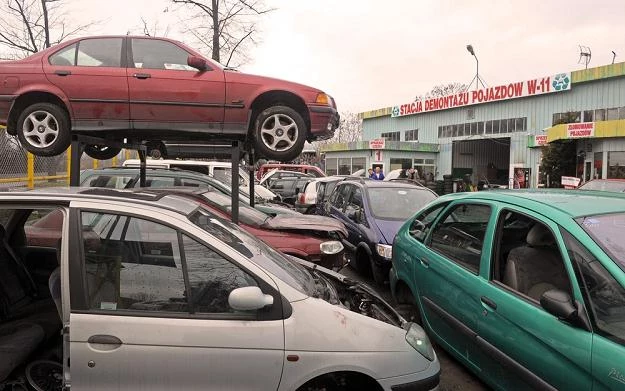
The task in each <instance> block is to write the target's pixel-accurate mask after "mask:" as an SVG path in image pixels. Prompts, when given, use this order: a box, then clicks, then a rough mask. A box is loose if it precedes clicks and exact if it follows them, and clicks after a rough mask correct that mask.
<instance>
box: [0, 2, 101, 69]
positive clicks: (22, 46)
mask: <svg viewBox="0 0 625 391" xmlns="http://www.w3.org/2000/svg"><path fill="white" fill-rule="evenodd" d="M62 5H63V0H3V2H2V3H0V15H2V23H0V50H1V49H2V48H3V47H4V49H5V51H6V52H7V54H8V56H9V57H24V56H28V55H31V54H33V53H36V52H38V51H40V50H43V49H45V48H48V47H50V46H51V45H55V44H57V43H59V42H61V41H63V40H64V39H66V38H69V37H71V36H73V35H76V34H78V33H80V32H82V31H85V30H86V29H88V28H89V27H91V26H92V25H94V24H95V22H91V23H87V24H83V25H78V26H72V25H70V24H68V23H67V22H66V20H65V19H66V18H65V15H64V14H63V12H62Z"/></svg>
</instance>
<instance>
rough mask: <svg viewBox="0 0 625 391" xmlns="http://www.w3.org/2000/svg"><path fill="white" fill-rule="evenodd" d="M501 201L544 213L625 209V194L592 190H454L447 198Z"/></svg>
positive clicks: (575, 214) (585, 213) (580, 213)
mask: <svg viewBox="0 0 625 391" xmlns="http://www.w3.org/2000/svg"><path fill="white" fill-rule="evenodd" d="M459 198H462V199H475V200H478V199H482V200H492V201H501V202H504V203H507V204H514V205H519V206H523V207H527V208H530V209H533V210H535V211H537V212H541V213H543V214H549V213H550V212H555V211H559V212H561V213H563V214H566V215H568V216H571V217H581V216H591V215H599V214H607V213H617V212H625V194H620V193H610V192H603V191H590V190H560V189H536V190H495V191H478V192H467V193H455V194H449V195H445V196H443V197H440V198H439V200H445V199H448V200H449V199H459Z"/></svg>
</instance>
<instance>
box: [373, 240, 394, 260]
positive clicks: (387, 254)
mask: <svg viewBox="0 0 625 391" xmlns="http://www.w3.org/2000/svg"><path fill="white" fill-rule="evenodd" d="M375 248H376V250H377V252H378V255H379V256H381V257H382V258H386V259H391V258H393V246H389V245H388V244H376V246H375Z"/></svg>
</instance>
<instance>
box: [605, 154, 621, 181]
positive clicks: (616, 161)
mask: <svg viewBox="0 0 625 391" xmlns="http://www.w3.org/2000/svg"><path fill="white" fill-rule="evenodd" d="M613 178H614V179H625V152H608V179H613Z"/></svg>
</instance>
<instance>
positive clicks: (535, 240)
mask: <svg viewBox="0 0 625 391" xmlns="http://www.w3.org/2000/svg"><path fill="white" fill-rule="evenodd" d="M526 240H527V244H529V245H530V246H532V247H535V246H552V245H554V244H555V241H554V239H553V234H552V233H551V231H549V229H547V227H545V226H544V225H543V224H540V223H536V224H534V226H533V227H532V229H530V231H529V232H528V233H527V239H526Z"/></svg>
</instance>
